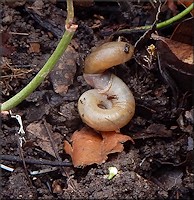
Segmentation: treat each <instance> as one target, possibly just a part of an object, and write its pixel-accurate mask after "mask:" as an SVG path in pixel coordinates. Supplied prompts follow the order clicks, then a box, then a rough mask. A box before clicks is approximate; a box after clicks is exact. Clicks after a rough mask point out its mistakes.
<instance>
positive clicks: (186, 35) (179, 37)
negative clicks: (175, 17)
mask: <svg viewBox="0 0 194 200" xmlns="http://www.w3.org/2000/svg"><path fill="white" fill-rule="evenodd" d="M191 24H194V17H190V18H187V19H185V20H183V21H182V22H180V23H179V24H178V25H177V27H176V28H175V30H174V32H173V33H172V35H171V37H170V39H171V40H176V41H178V42H182V43H185V44H188V45H192V46H193V45H194V41H193V35H194V28H193V26H191Z"/></svg>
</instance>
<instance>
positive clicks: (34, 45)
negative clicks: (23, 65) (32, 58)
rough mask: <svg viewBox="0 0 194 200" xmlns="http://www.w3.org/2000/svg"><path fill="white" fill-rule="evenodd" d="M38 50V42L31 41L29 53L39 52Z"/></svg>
mask: <svg viewBox="0 0 194 200" xmlns="http://www.w3.org/2000/svg"><path fill="white" fill-rule="evenodd" d="M39 52H40V44H39V43H38V42H31V43H30V48H29V53H39Z"/></svg>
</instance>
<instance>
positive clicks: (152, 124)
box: [1, 1, 194, 200]
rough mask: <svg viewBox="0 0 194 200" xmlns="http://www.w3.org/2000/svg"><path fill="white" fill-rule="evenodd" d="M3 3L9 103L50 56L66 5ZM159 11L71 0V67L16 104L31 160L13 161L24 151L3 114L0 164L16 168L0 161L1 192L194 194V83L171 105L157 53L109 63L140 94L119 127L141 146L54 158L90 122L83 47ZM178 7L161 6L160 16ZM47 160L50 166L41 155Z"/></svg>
mask: <svg viewBox="0 0 194 200" xmlns="http://www.w3.org/2000/svg"><path fill="white" fill-rule="evenodd" d="M1 6H2V10H1V17H2V25H1V38H2V46H1V52H2V54H3V57H2V60H1V89H2V97H1V102H4V101H5V100H7V99H9V98H10V97H11V96H13V95H15V94H16V93H17V92H18V91H20V90H21V89H22V88H23V87H24V86H25V85H27V84H28V83H29V82H30V80H31V79H32V78H33V77H34V76H35V75H36V73H37V72H38V71H39V70H40V69H41V67H42V66H43V65H44V63H45V62H46V60H47V59H48V58H49V56H50V55H51V54H52V52H53V50H54V49H55V47H56V46H57V44H58V42H59V40H60V38H61V36H62V35H63V32H64V29H65V19H66V14H67V13H66V3H65V2H63V1H60V2H57V3H56V2H55V1H46V2H42V1H36V2H35V1H29V2H26V1H15V2H14V1H12V3H10V2H9V1H8V3H1ZM177 9H180V10H181V9H182V8H181V7H178V8H177ZM156 11H157V9H156V8H154V6H153V5H152V4H151V3H150V2H143V1H142V2H141V1H140V3H137V2H135V1H132V2H124V1H121V2H120V3H118V2H116V1H115V2H114V1H112V2H95V3H87V5H84V6H80V5H79V4H78V5H75V23H76V24H77V25H78V29H77V31H76V33H75V35H74V37H73V40H72V42H71V45H70V47H69V48H68V49H67V51H66V53H65V54H64V55H63V59H62V60H61V61H60V62H62V63H65V64H66V65H67V67H66V69H64V70H62V71H61V70H60V68H57V67H56V68H55V69H54V70H53V71H52V73H51V74H50V75H49V76H48V77H47V78H46V80H45V81H44V82H43V83H42V84H41V86H39V87H38V89H37V90H36V91H35V92H33V94H31V95H30V96H29V97H28V98H27V99H26V100H25V101H23V102H22V103H21V104H20V105H19V106H17V107H16V108H14V109H13V110H12V113H13V115H16V114H18V115H20V116H21V117H22V121H23V127H24V130H25V135H24V138H25V140H26V142H25V143H24V144H23V146H22V153H23V156H24V160H26V167H25V166H24V164H23V163H22V162H19V161H16V158H17V159H19V160H20V158H19V155H21V152H19V148H18V137H17V132H18V130H19V125H18V122H17V120H16V119H14V118H11V117H10V116H3V117H2V121H1V122H2V133H1V147H2V148H1V156H2V162H1V164H3V165H6V166H9V167H11V168H13V169H14V171H13V172H10V171H7V170H4V169H1V199H142V200H143V199H187V200H191V199H194V187H193V184H194V179H193V176H194V174H193V173H194V171H193V166H192V157H193V156H192V155H193V136H192V134H193V124H194V120H193V112H194V110H193V107H192V101H191V100H192V97H191V95H190V94H191V91H186V92H185V91H184V92H182V91H180V95H179V97H178V99H175V101H176V103H174V97H173V92H172V90H171V87H170V86H169V84H167V83H166V82H165V81H164V80H163V78H162V76H161V74H160V72H159V70H158V64H157V62H156V61H153V63H152V64H153V67H152V69H150V70H148V69H145V68H143V67H142V66H140V65H139V64H138V63H137V62H136V60H135V59H132V60H130V61H129V62H127V63H125V64H123V65H120V66H118V67H115V68H114V69H111V70H110V71H112V73H114V74H115V75H117V76H118V77H120V78H121V79H122V80H123V81H124V82H125V83H126V84H127V85H128V86H129V88H130V89H131V90H132V92H133V94H134V97H135V100H136V112H135V116H134V117H133V119H132V120H131V121H130V123H129V124H128V125H127V126H125V127H123V128H122V129H121V132H122V133H124V134H126V135H130V136H131V137H132V138H133V139H134V141H135V144H132V143H131V142H126V143H125V144H124V151H123V152H121V153H115V154H111V155H109V158H108V160H107V161H106V162H105V163H103V164H101V165H96V164H93V165H90V166H86V167H84V168H74V167H73V166H71V164H69V166H60V164H57V163H56V161H58V163H62V161H63V163H65V162H66V163H71V158H70V156H68V155H67V154H65V152H64V150H63V142H64V140H69V139H70V137H71V135H72V134H73V132H74V131H76V130H79V129H81V128H82V127H84V126H85V125H84V124H83V122H82V121H81V119H80V116H79V114H78V111H77V101H78V98H79V96H80V95H81V94H82V93H83V92H85V91H86V90H89V89H90V88H91V87H90V86H88V85H87V83H86V82H85V81H84V79H83V77H82V74H83V62H84V59H85V57H86V55H87V54H88V53H89V52H90V51H91V48H92V47H94V46H98V45H99V44H101V43H103V42H105V41H110V40H116V39H118V36H116V35H114V33H115V32H116V31H117V30H119V29H123V28H130V27H137V26H142V25H145V24H151V23H153V21H154V19H155V18H154V17H155V14H156ZM172 15H173V14H172V11H170V9H169V8H168V7H165V9H164V10H163V11H162V14H161V20H166V19H167V18H169V17H170V16H172ZM174 28H175V26H171V27H170V28H166V29H163V30H160V31H159V34H160V35H162V36H168V35H170V34H171V33H172V31H173V30H174ZM142 34H143V32H140V31H139V32H138V31H135V32H131V33H130V34H122V35H120V36H121V38H124V40H126V41H129V42H131V43H132V44H133V45H134V44H135V42H136V41H137V40H138V39H139V38H140V37H141V36H142ZM64 77H65V78H64ZM49 133H51V134H50V135H51V137H49V136H48V135H49ZM51 140H52V141H51ZM53 143H54V146H55V147H54V148H53V146H52V145H53ZM20 150H21V149H20ZM56 151H57V155H56ZM8 157H9V158H10V159H8ZM41 159H45V160H50V161H52V162H53V163H54V164H53V165H51V164H50V165H49V164H48V165H46V164H44V165H43V164H41V163H36V162H35V161H37V160H41ZM20 161H21V160H20ZM30 161H31V163H30ZM112 166H114V167H116V168H117V169H118V174H117V175H116V176H115V177H114V178H113V179H111V180H108V179H107V177H106V175H107V174H108V168H109V167H112ZM41 170H43V172H44V173H41V172H42V171H41ZM45 170H48V171H45ZM35 172H37V174H34V173H35Z"/></svg>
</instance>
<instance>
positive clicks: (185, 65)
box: [152, 34, 194, 91]
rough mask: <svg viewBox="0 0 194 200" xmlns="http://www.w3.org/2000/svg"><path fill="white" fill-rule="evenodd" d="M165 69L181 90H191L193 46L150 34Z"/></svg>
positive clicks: (193, 70) (193, 69)
mask: <svg viewBox="0 0 194 200" xmlns="http://www.w3.org/2000/svg"><path fill="white" fill-rule="evenodd" d="M152 38H153V39H155V40H156V47H157V51H158V54H159V55H160V61H161V66H163V67H165V68H166V69H167V70H168V71H169V72H170V74H171V76H172V77H173V79H174V80H175V81H176V83H177V85H179V87H180V88H181V89H183V90H187V91H188V90H191V88H192V80H193V78H194V65H193V46H191V45H188V44H184V43H181V42H177V41H174V40H171V39H168V38H164V37H161V36H157V35H155V34H152Z"/></svg>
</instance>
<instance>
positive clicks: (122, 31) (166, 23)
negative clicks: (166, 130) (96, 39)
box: [116, 3, 194, 34]
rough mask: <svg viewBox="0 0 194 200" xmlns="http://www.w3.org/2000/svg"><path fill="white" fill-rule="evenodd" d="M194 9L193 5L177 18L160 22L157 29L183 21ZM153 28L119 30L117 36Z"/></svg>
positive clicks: (148, 26)
mask: <svg viewBox="0 0 194 200" xmlns="http://www.w3.org/2000/svg"><path fill="white" fill-rule="evenodd" d="M193 8H194V3H192V4H191V5H190V6H189V7H188V8H186V9H185V10H183V11H182V12H181V13H179V14H177V15H176V16H174V17H172V18H170V19H168V20H166V21H164V22H160V23H158V24H156V28H157V29H160V28H164V27H166V26H169V25H171V24H172V23H174V22H176V21H178V20H180V19H182V18H183V17H184V16H186V15H187V14H189V13H190V12H191V11H192V10H193ZM151 28H152V26H151V25H147V26H140V27H136V28H131V29H123V30H119V31H118V32H116V34H121V33H131V32H133V31H138V30H142V31H146V30H148V29H151Z"/></svg>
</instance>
